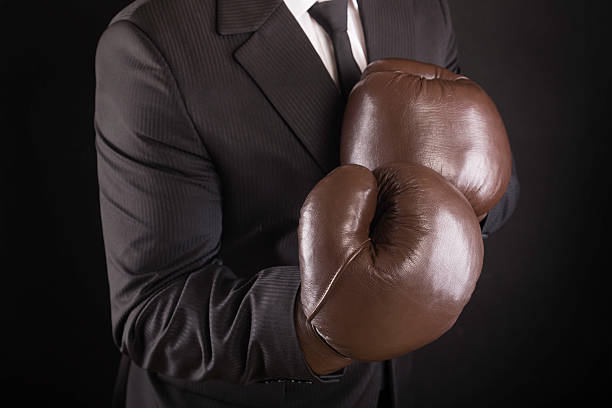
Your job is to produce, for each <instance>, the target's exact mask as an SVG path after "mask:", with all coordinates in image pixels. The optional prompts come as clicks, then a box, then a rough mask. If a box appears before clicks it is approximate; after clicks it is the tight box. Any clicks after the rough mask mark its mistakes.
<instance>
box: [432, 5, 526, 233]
mask: <svg viewBox="0 0 612 408" xmlns="http://www.w3.org/2000/svg"><path fill="white" fill-rule="evenodd" d="M440 8H441V11H442V17H443V19H444V22H445V27H446V33H445V36H444V37H445V39H446V40H445V42H446V46H445V47H444V66H445V68H446V69H448V70H451V71H453V72H455V73H457V74H459V73H461V67H460V65H459V50H458V45H457V38H456V35H455V30H454V28H453V24H452V19H451V14H450V7H449V5H448V0H440ZM519 195H520V184H519V180H518V175H517V172H516V163H515V160H514V157H512V174H511V177H510V183H509V184H508V187H507V188H506V191H505V192H504V195H503V196H502V198H501V199H500V200H499V202H498V203H497V204H496V205H495V206H494V207H493V208H492V209H491V210H490V211H489V212H488V213H487V216H486V217H485V218H484V219H483V220H482V221H481V222H480V229H481V231H482V237H483V238H488V237H489V236H490V235H491V234H493V233H494V232H496V231H498V230H499V229H500V228H501V227H503V226H504V224H505V223H506V222H507V221H508V219H509V218H510V216H511V215H512V213H513V212H514V210H515V208H516V205H517V203H518V199H519Z"/></svg>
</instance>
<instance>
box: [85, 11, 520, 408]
mask: <svg viewBox="0 0 612 408" xmlns="http://www.w3.org/2000/svg"><path fill="white" fill-rule="evenodd" d="M358 3H359V12H360V14H361V19H362V24H363V28H364V33H365V42H366V54H367V59H368V62H370V61H373V60H376V59H379V58H384V57H403V58H411V59H416V60H420V61H426V62H431V63H435V64H438V65H442V66H445V67H447V68H449V69H452V70H454V71H458V69H459V68H458V62H457V61H458V60H457V46H456V41H455V35H454V32H453V29H452V25H451V18H450V15H449V8H448V5H447V3H446V1H445V0H440V1H434V0H403V1H402V0H378V1H377V0H359V2H358ZM343 109H344V101H343V100H342V97H341V94H340V92H339V90H338V88H337V87H336V85H335V83H334V82H333V81H332V79H331V78H330V76H329V74H328V72H327V71H326V69H325V67H324V65H323V63H322V62H321V60H320V58H319V56H318V54H317V53H316V51H315V50H314V48H313V47H312V45H311V44H310V42H309V40H308V38H307V37H306V35H305V34H304V32H303V31H302V29H301V28H300V26H299V24H298V23H297V22H296V21H295V19H294V18H293V16H292V14H291V13H290V11H289V10H288V9H287V7H286V6H285V4H284V3H283V2H282V0H137V1H135V2H133V3H132V4H131V5H129V6H128V7H126V8H125V9H124V10H122V11H121V12H119V13H118V14H117V15H116V16H115V17H114V18H113V19H112V21H111V22H110V24H109V26H108V27H107V28H106V30H105V31H104V33H103V34H102V36H101V37H100V39H99V43H98V47H97V50H96V100H95V131H96V139H95V142H96V150H97V160H98V178H99V184H100V208H101V218H102V228H103V236H104V243H105V250H106V260H107V267H108V277H109V283H110V298H111V307H112V327H113V338H114V341H115V343H116V345H117V346H118V347H119V349H120V350H121V352H122V354H123V356H124V357H123V360H122V367H123V368H122V369H121V370H120V373H119V376H118V382H117V388H116V392H117V400H123V399H124V398H125V397H124V395H122V392H124V390H125V389H126V384H133V385H134V387H141V388H143V387H144V391H143V395H149V396H150V398H151V399H152V400H155V402H150V404H151V405H153V406H155V405H162V406H182V407H187V406H191V405H190V404H193V406H196V405H200V406H202V404H203V401H206V404H208V405H205V406H224V407H225V406H232V404H238V405H240V406H266V407H269V406H315V405H318V406H334V407H340V406H350V405H353V402H351V401H353V400H354V401H357V400H359V399H360V398H361V399H364V398H365V399H368V398H374V397H370V396H367V397H360V395H366V394H367V393H365V392H366V389H367V388H373V387H374V388H378V387H379V386H380V381H381V378H380V373H381V372H382V371H381V368H383V367H384V369H385V375H386V378H387V380H386V381H387V382H386V387H387V388H386V390H387V391H388V392H389V394H388V395H390V396H391V399H392V400H393V402H394V404H395V406H401V407H404V406H406V404H407V402H406V401H408V398H409V396H410V391H409V389H408V388H407V387H406V380H407V378H408V377H407V376H408V374H409V371H410V370H409V369H410V354H408V355H406V356H403V357H400V358H396V359H393V360H390V361H386V362H384V363H354V364H352V365H351V366H349V367H348V368H346V369H344V370H343V371H340V372H338V373H334V374H333V375H329V376H324V377H317V376H316V375H314V374H313V373H312V372H311V371H310V369H309V368H308V366H307V365H306V364H305V362H304V360H303V356H302V354H301V351H300V348H299V344H298V341H297V339H296V335H295V331H294V326H293V314H292V310H293V304H294V300H295V297H296V294H297V291H298V287H299V283H300V275H299V268H298V249H297V235H296V229H297V225H298V217H299V209H300V207H301V205H302V202H303V201H304V199H305V197H306V195H307V194H308V192H309V191H310V190H311V188H312V187H313V186H314V185H315V184H316V183H317V181H319V180H320V179H321V178H322V177H324V176H325V175H326V174H327V173H328V172H329V171H331V170H332V169H333V168H335V167H336V166H338V164H339V153H338V147H339V146H338V145H339V131H340V123H341V118H342V113H343ZM517 197H518V181H517V179H516V174H514V176H513V178H512V182H511V184H510V187H509V188H508V191H507V192H506V195H505V196H504V197H503V199H502V200H501V202H500V203H499V204H498V205H497V206H496V207H495V208H494V209H493V210H492V211H491V212H490V214H489V216H488V217H487V219H486V220H485V222H484V223H483V224H482V227H483V236H485V237H486V236H487V235H489V234H491V233H492V232H494V231H495V230H497V229H498V228H500V226H501V225H502V224H503V223H504V222H505V221H506V219H507V218H508V217H509V215H510V214H511V213H512V210H513V208H514V206H515V203H516V200H517ZM128 356H129V357H128ZM128 388H129V387H128ZM362 393H363V394H362ZM367 395H369V394H367ZM188 401H189V402H188ZM147 404H148V403H145V402H143V401H141V402H140V404H138V405H139V406H148V405H147ZM343 404H344V405H343ZM374 405H375V400H372V401H371V402H367V404H366V403H365V402H364V406H374Z"/></svg>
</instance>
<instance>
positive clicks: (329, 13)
mask: <svg viewBox="0 0 612 408" xmlns="http://www.w3.org/2000/svg"><path fill="white" fill-rule="evenodd" d="M347 1H348V0H331V1H325V2H322V3H315V4H314V5H313V6H312V7H311V8H310V9H308V13H309V14H310V15H311V16H312V18H314V19H315V20H316V21H317V23H319V24H320V25H321V27H323V28H324V29H325V31H327V34H329V36H330V37H331V40H332V44H333V46H334V56H335V59H336V67H337V71H338V81H339V82H340V90H341V91H342V95H343V96H344V97H345V98H347V97H348V94H349V93H350V92H351V89H353V86H354V85H355V84H356V83H357V81H359V78H360V77H361V70H360V69H359V66H358V65H357V63H356V62H355V59H354V58H353V52H352V51H351V42H350V40H349V37H348V33H347V32H346V8H347Z"/></svg>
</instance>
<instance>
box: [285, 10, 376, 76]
mask: <svg viewBox="0 0 612 408" xmlns="http://www.w3.org/2000/svg"><path fill="white" fill-rule="evenodd" d="M284 1H285V5H286V6H287V8H288V9H289V10H290V11H291V13H292V14H293V16H294V17H295V19H296V20H297V22H298V23H299V24H300V26H301V27H302V30H304V33H306V36H307V37H308V39H309V40H310V42H311V43H312V45H313V47H314V49H315V50H316V51H317V53H318V54H319V57H321V61H323V64H324V65H325V68H327V72H329V75H330V76H331V77H332V79H333V80H334V82H335V83H336V85H338V72H337V70H336V60H335V58H334V46H333V44H332V40H331V38H330V36H329V35H328V34H327V32H326V31H325V29H324V28H323V27H321V25H319V23H317V21H316V20H315V19H314V18H312V17H311V16H310V14H309V13H308V9H309V8H310V7H311V6H312V5H313V4H315V3H316V2H317V0H284ZM319 1H329V0H319ZM347 33H348V37H349V41H350V42H351V50H352V51H353V58H355V62H356V63H357V66H358V67H359V69H360V70H361V72H363V70H364V69H365V67H366V65H367V59H366V47H365V39H364V36H363V27H362V26H361V19H360V18H359V7H358V6H357V0H348V10H347Z"/></svg>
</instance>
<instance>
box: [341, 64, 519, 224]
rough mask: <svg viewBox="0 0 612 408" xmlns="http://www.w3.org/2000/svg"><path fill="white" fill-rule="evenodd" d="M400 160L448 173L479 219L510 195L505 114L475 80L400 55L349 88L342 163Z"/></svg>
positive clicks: (373, 164) (368, 164)
mask: <svg viewBox="0 0 612 408" xmlns="http://www.w3.org/2000/svg"><path fill="white" fill-rule="evenodd" d="M395 161H405V162H413V163H419V164H422V165H424V166H427V167H429V168H431V169H433V170H435V171H437V172H438V173H440V174H442V175H443V176H444V177H445V178H446V179H447V180H449V181H450V182H451V183H452V184H453V185H455V186H456V187H457V188H458V189H459V190H460V191H461V192H462V193H463V194H464V195H465V197H466V198H467V199H468V201H469V202H470V204H472V207H473V209H474V212H475V213H476V215H477V217H478V218H479V219H482V218H484V216H485V215H486V213H487V212H488V211H489V210H490V209H491V208H492V207H493V206H494V205H495V204H496V203H497V202H498V201H499V199H500V198H501V197H502V195H503V194H504V192H505V190H506V188H507V186H508V183H509V181H510V174H511V169H512V162H511V161H512V155H511V151H510V145H509V142H508V137H507V135H506V130H505V127H504V124H503V122H502V119H501V117H500V115H499V113H498V111H497V108H496V107H495V104H494V103H493V101H492V100H491V98H489V96H488V95H487V94H486V93H485V92H484V91H483V90H482V89H481V88H480V87H479V86H478V85H477V84H476V83H475V82H473V81H471V80H470V79H468V78H467V77H465V76H463V75H457V74H454V73H453V72H451V71H448V70H446V69H444V68H441V67H438V66H436V65H432V64H425V63H420V62H416V61H411V60H406V59H400V58H390V59H382V60H377V61H373V62H372V63H370V64H369V65H368V66H367V67H366V69H365V70H364V72H363V74H362V76H361V80H360V81H359V82H358V83H357V84H356V85H355V87H354V88H353V90H352V92H351V94H350V95H349V99H348V102H347V107H346V110H345V113H344V118H343V123H342V138H341V143H340V162H341V163H342V164H346V163H356V164H361V165H363V166H366V167H367V168H369V169H371V170H373V169H375V168H377V167H379V166H381V165H383V164H386V163H390V162H395Z"/></svg>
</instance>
